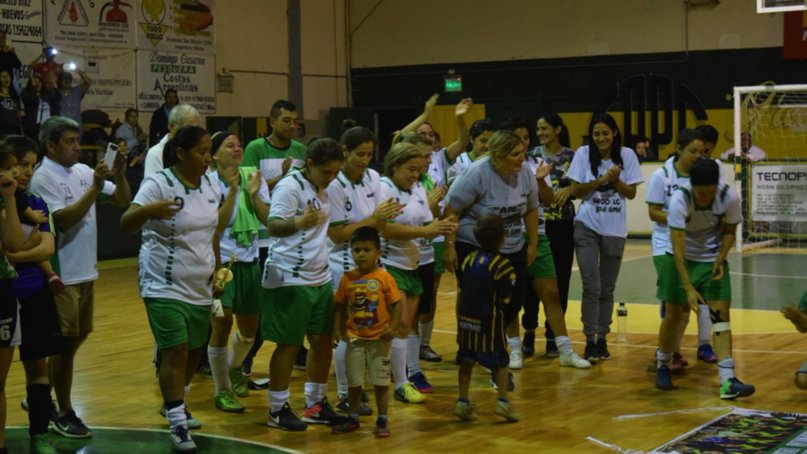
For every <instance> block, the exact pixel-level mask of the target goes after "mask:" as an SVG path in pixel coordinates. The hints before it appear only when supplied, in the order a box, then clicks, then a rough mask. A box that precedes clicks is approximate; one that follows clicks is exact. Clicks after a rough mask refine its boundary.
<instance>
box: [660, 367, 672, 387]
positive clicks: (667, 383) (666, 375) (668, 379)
mask: <svg viewBox="0 0 807 454" xmlns="http://www.w3.org/2000/svg"><path fill="white" fill-rule="evenodd" d="M656 388H658V389H663V390H665V391H669V390H671V389H673V384H672V375H671V374H670V368H669V367H667V366H665V365H662V366H661V367H659V368H658V369H656Z"/></svg>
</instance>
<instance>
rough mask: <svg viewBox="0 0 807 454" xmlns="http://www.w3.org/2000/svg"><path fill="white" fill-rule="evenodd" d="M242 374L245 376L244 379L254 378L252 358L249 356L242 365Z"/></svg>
mask: <svg viewBox="0 0 807 454" xmlns="http://www.w3.org/2000/svg"><path fill="white" fill-rule="evenodd" d="M241 373H242V374H244V377H251V376H252V357H251V356H249V355H247V357H246V358H244V361H243V362H242V363H241Z"/></svg>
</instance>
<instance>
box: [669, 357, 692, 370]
mask: <svg viewBox="0 0 807 454" xmlns="http://www.w3.org/2000/svg"><path fill="white" fill-rule="evenodd" d="M687 366H689V363H688V362H687V360H685V359H684V357H683V356H682V355H681V354H680V353H673V357H672V370H683V369H684V368H685V367H687Z"/></svg>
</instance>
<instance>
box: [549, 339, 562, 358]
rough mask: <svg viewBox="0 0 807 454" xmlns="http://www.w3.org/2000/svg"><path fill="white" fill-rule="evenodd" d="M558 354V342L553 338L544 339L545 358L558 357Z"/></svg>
mask: <svg viewBox="0 0 807 454" xmlns="http://www.w3.org/2000/svg"><path fill="white" fill-rule="evenodd" d="M559 356H560V350H558V344H556V343H555V339H547V340H546V357H547V358H558V357H559Z"/></svg>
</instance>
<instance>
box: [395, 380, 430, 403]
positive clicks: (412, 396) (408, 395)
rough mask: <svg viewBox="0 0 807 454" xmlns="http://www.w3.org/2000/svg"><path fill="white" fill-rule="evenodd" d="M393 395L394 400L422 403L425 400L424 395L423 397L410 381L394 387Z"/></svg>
mask: <svg viewBox="0 0 807 454" xmlns="http://www.w3.org/2000/svg"><path fill="white" fill-rule="evenodd" d="M393 395H394V396H395V400H400V401H401V402H406V403H409V404H422V403H423V402H424V401H425V400H426V397H424V396H423V394H421V393H420V391H418V390H417V388H415V385H413V384H412V383H406V384H404V385H403V386H401V387H400V388H395V392H394V393H393Z"/></svg>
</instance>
